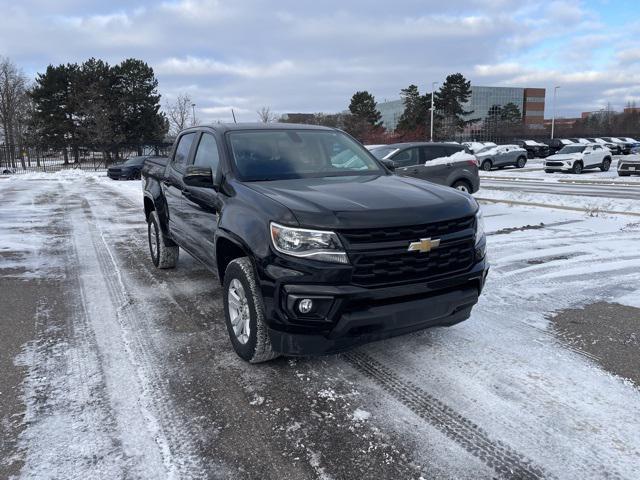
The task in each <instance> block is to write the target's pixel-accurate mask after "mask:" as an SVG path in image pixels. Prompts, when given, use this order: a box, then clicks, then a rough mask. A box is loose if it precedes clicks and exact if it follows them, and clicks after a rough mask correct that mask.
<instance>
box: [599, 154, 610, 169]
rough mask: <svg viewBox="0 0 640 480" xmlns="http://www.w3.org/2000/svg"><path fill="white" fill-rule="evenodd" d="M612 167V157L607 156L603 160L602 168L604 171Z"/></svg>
mask: <svg viewBox="0 0 640 480" xmlns="http://www.w3.org/2000/svg"><path fill="white" fill-rule="evenodd" d="M610 167H611V159H610V158H608V157H607V158H605V159H604V160H603V161H602V165H600V170H602V171H603V172H608V171H609V168H610Z"/></svg>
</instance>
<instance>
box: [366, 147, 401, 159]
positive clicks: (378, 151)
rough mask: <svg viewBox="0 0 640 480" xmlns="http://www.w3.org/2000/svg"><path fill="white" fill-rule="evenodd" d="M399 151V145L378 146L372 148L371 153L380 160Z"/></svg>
mask: <svg viewBox="0 0 640 480" xmlns="http://www.w3.org/2000/svg"><path fill="white" fill-rule="evenodd" d="M397 151H398V148H397V147H378V148H372V149H371V150H370V152H371V154H372V155H373V156H374V157H376V158H377V159H380V160H381V159H383V158H384V157H386V156H387V155H390V154H392V153H393V152H397Z"/></svg>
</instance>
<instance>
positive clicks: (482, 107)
mask: <svg viewBox="0 0 640 480" xmlns="http://www.w3.org/2000/svg"><path fill="white" fill-rule="evenodd" d="M508 103H513V104H515V105H516V106H517V107H518V110H520V113H521V114H522V116H523V123H524V124H525V125H526V126H527V127H528V128H531V129H541V128H544V125H543V124H544V106H545V89H544V88H516V87H482V86H476V85H472V86H471V97H470V98H469V101H468V102H467V103H466V104H465V105H464V109H465V110H467V111H473V113H471V114H469V115H467V120H471V119H478V123H481V122H482V121H483V120H484V119H485V118H486V117H487V115H488V113H489V109H490V108H491V107H493V106H494V105H498V106H500V107H504V106H505V105H506V104H508ZM378 110H379V111H380V113H381V114H382V123H383V125H384V127H385V128H386V129H387V130H390V131H393V130H395V129H396V127H397V125H398V121H399V120H400V116H401V115H402V112H403V111H404V105H403V103H402V100H392V101H389V102H381V103H379V104H378Z"/></svg>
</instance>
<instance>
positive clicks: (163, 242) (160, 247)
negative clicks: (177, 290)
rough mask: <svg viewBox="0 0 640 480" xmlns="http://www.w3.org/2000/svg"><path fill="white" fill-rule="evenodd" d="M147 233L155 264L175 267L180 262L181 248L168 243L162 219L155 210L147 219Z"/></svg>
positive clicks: (158, 266)
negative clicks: (161, 223)
mask: <svg viewBox="0 0 640 480" xmlns="http://www.w3.org/2000/svg"><path fill="white" fill-rule="evenodd" d="M147 235H148V237H149V251H150V253H151V260H152V261H153V264H154V265H155V266H156V267H157V268H174V267H175V266H176V264H177V263H178V255H179V254H180V248H179V247H178V246H177V245H167V243H168V241H167V239H166V238H165V237H164V234H163V233H162V229H161V228H160V219H159V218H158V213H157V212H156V211H155V210H154V211H152V212H151V213H150V214H149V219H148V220H147Z"/></svg>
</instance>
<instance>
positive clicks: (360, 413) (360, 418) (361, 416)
mask: <svg viewBox="0 0 640 480" xmlns="http://www.w3.org/2000/svg"><path fill="white" fill-rule="evenodd" d="M352 416H353V419H354V420H355V421H357V422H364V421H365V420H369V418H370V417H371V413H369V412H367V411H366V410H362V409H360V408H356V410H355V412H353V415H352Z"/></svg>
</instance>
